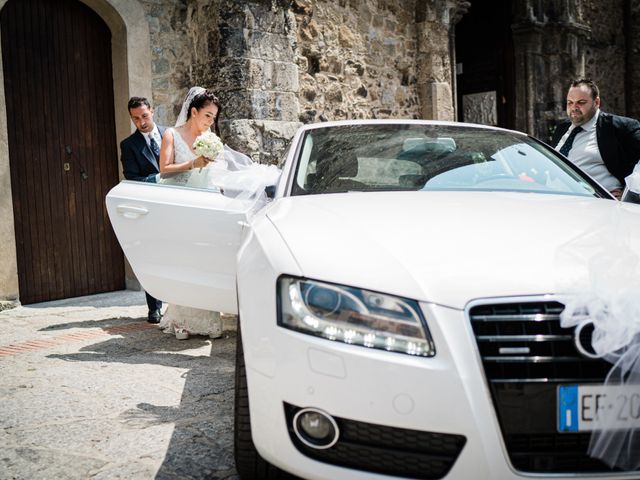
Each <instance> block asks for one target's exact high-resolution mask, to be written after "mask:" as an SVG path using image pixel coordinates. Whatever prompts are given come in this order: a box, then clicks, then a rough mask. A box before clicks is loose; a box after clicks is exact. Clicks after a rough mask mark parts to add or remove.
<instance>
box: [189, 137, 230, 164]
mask: <svg viewBox="0 0 640 480" xmlns="http://www.w3.org/2000/svg"><path fill="white" fill-rule="evenodd" d="M223 148H224V146H223V145H222V140H220V137H218V136H217V135H216V134H215V133H213V132H211V131H209V132H204V133H203V134H202V135H200V136H199V137H198V138H196V141H195V142H193V150H194V151H195V153H196V155H202V156H203V157H204V158H206V159H208V160H211V161H213V160H215V159H216V158H218V155H220V152H222V149H223Z"/></svg>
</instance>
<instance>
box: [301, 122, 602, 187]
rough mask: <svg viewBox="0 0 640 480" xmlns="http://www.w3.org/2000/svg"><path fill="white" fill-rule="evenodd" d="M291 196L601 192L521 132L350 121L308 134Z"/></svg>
mask: <svg viewBox="0 0 640 480" xmlns="http://www.w3.org/2000/svg"><path fill="white" fill-rule="evenodd" d="M295 179H296V181H295V183H294V185H293V189H292V192H291V193H292V195H307V194H318V193H338V192H365V191H399V190H424V191H428V190H480V191H495V190H505V191H519V192H538V193H553V194H565V195H566V194H569V195H586V196H601V195H600V194H599V193H597V188H596V187H595V186H594V185H593V184H592V183H590V182H589V181H588V180H587V179H585V177H584V176H583V175H582V174H580V173H579V172H577V171H576V169H575V168H574V167H571V166H570V165H568V164H567V163H565V161H563V160H562V159H561V158H559V157H558V156H557V154H556V153H555V152H554V151H553V150H551V149H550V148H548V147H546V146H544V145H543V144H541V143H539V142H537V141H536V140H534V139H532V138H530V137H527V136H526V135H524V134H520V133H517V132H511V131H507V130H488V129H487V130H485V129H478V128H465V127H460V126H447V125H437V126H435V125H429V126H424V125H400V126H399V125H394V126H385V125H352V126H349V127H345V128H341V129H317V130H310V131H308V132H307V133H306V136H305V138H304V140H303V147H302V152H301V154H300V161H299V163H298V170H297V172H296V175H295Z"/></svg>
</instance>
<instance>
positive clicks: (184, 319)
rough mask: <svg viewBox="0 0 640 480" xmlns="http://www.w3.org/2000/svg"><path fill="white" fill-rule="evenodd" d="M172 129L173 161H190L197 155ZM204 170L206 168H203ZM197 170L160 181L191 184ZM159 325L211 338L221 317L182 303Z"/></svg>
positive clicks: (168, 330)
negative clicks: (193, 174)
mask: <svg viewBox="0 0 640 480" xmlns="http://www.w3.org/2000/svg"><path fill="white" fill-rule="evenodd" d="M171 130H172V131H173V148H174V152H175V158H174V162H175V163H184V162H190V161H191V160H193V159H194V158H196V157H197V155H196V154H194V153H193V152H192V151H191V149H190V148H189V146H188V145H187V143H186V142H185V141H184V140H183V138H182V137H181V136H180V134H179V133H178V132H177V131H176V130H175V129H171ZM203 170H206V169H203ZM194 171H197V170H190V171H188V172H180V173H179V174H177V175H175V176H172V177H171V178H168V179H162V180H161V181H160V183H167V184H170V185H184V186H192V183H193V182H194V181H196V180H197V181H200V179H199V178H198V177H195V179H194V178H193V177H192V175H191V174H192V173H193V172H194ZM159 327H160V328H161V329H162V330H163V331H164V332H166V333H175V334H176V337H178V338H185V337H186V336H187V335H185V332H186V333H187V334H188V335H208V336H209V337H211V338H218V337H221V336H222V319H221V318H220V313H219V312H211V311H209V310H201V309H199V308H192V307H184V306H182V305H169V306H168V307H167V310H166V312H165V314H164V316H163V317H162V321H161V322H160V325H159Z"/></svg>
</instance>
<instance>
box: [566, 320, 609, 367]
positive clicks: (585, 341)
mask: <svg viewBox="0 0 640 480" xmlns="http://www.w3.org/2000/svg"><path fill="white" fill-rule="evenodd" d="M587 325H593V321H592V320H589V319H587V320H584V321H582V322H580V323H579V324H578V326H577V327H576V329H575V330H574V331H573V343H574V344H575V346H576V349H577V350H578V352H580V354H581V355H582V356H583V357H587V358H602V356H603V355H602V354H599V353H597V352H595V351H594V349H593V346H592V338H593V329H592V330H591V332H590V333H587V332H585V333H586V334H582V330H583V329H584V327H586V326H587Z"/></svg>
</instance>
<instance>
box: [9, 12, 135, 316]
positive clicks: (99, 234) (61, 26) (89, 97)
mask: <svg viewBox="0 0 640 480" xmlns="http://www.w3.org/2000/svg"><path fill="white" fill-rule="evenodd" d="M0 30H1V33H2V62H3V69H4V84H5V96H6V107H7V124H8V139H9V163H10V169H11V190H12V196H13V213H14V219H15V234H16V246H17V258H18V278H19V287H20V300H21V302H22V303H23V304H29V303H35V302H42V301H46V300H54V299H59V298H68V297H75V296H80V295H89V294H93V293H99V292H107V291H113V290H119V289H122V288H124V261H123V255H122V251H121V250H120V247H119V245H118V243H117V240H116V238H115V236H114V234H113V231H112V230H111V226H110V223H109V220H108V217H107V213H106V209H105V203H104V199H105V195H106V193H107V192H108V191H109V189H110V188H111V187H112V186H113V185H115V184H117V183H118V180H119V179H118V161H117V158H118V157H117V148H116V135H115V119H114V104H113V80H112V69H111V32H110V31H109V28H108V27H107V25H106V24H105V23H104V22H103V21H102V19H101V18H100V17H99V16H98V15H97V14H96V13H94V12H93V11H92V10H91V9H90V8H89V7H87V6H86V5H84V4H83V3H81V2H79V1H77V0H9V1H8V2H7V3H6V5H5V6H4V8H3V9H2V11H1V12H0Z"/></svg>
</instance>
